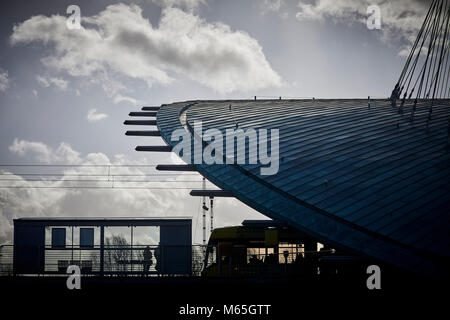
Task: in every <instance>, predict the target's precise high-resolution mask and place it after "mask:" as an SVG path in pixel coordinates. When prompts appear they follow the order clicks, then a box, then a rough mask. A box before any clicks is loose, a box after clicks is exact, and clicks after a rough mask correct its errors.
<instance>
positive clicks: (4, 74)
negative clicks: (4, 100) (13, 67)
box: [0, 69, 9, 92]
mask: <svg viewBox="0 0 450 320" xmlns="http://www.w3.org/2000/svg"><path fill="white" fill-rule="evenodd" d="M8 87H9V78H8V71H2V70H1V69H0V91H3V92H4V91H6V89H8Z"/></svg>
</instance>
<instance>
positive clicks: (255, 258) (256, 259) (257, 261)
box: [249, 254, 261, 265]
mask: <svg viewBox="0 0 450 320" xmlns="http://www.w3.org/2000/svg"><path fill="white" fill-rule="evenodd" d="M249 262H250V264H255V265H257V264H260V263H261V260H259V259H258V258H257V257H256V254H254V255H252V257H251V258H250V260H249Z"/></svg>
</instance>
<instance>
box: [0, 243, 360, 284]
mask: <svg viewBox="0 0 450 320" xmlns="http://www.w3.org/2000/svg"><path fill="white" fill-rule="evenodd" d="M219 251H220V249H219V248H218V247H216V246H209V247H207V246H202V245H192V246H183V247H180V246H140V245H135V246H129V245H126V246H112V245H111V246H106V245H105V246H104V247H103V249H102V248H100V247H99V246H92V247H61V248H55V247H51V246H46V247H44V248H38V247H25V248H24V247H20V248H18V247H14V246H13V245H3V246H0V276H13V275H24V274H27V275H35V276H41V275H66V272H67V268H68V266H70V265H77V266H79V267H80V271H81V273H82V274H83V275H86V276H89V275H92V276H99V275H101V276H115V275H121V276H149V277H151V276H165V275H182V276H190V277H198V276H205V277H228V276H233V277H239V276H245V277H260V276H263V277H264V276H269V277H273V276H286V275H288V276H293V275H294V276H295V275H320V274H322V275H323V274H328V275H330V274H336V273H337V272H338V269H339V268H341V267H342V266H348V265H349V264H352V263H353V262H354V260H353V258H352V257H345V256H339V255H336V253H335V252H334V251H333V250H325V251H324V250H323V251H311V252H305V251H303V250H301V251H299V250H298V248H296V249H295V250H293V249H291V248H281V247H280V248H279V250H274V248H259V249H254V248H244V249H243V250H239V252H238V253H236V252H234V253H233V254H223V253H221V254H220V257H219ZM36 252H37V253H38V254H36ZM15 255H16V257H15ZM17 255H26V256H25V258H26V259H25V261H24V260H23V259H22V261H19V260H18V259H17ZM24 263H25V266H24ZM102 266H103V267H102ZM346 269H348V268H347V267H346ZM23 270H26V272H23Z"/></svg>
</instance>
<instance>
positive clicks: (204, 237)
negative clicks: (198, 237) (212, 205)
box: [202, 177, 206, 246]
mask: <svg viewBox="0 0 450 320" xmlns="http://www.w3.org/2000/svg"><path fill="white" fill-rule="evenodd" d="M202 188H203V190H205V189H206V180H205V177H203V183H202ZM205 207H206V197H205V196H203V206H202V210H203V246H205V245H206V210H205Z"/></svg>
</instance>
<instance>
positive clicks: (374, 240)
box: [157, 100, 450, 273]
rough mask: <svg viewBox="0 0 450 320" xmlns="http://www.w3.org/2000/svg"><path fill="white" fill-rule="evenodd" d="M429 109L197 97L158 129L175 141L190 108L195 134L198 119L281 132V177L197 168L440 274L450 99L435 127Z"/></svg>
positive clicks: (382, 253) (252, 201)
mask: <svg viewBox="0 0 450 320" xmlns="http://www.w3.org/2000/svg"><path fill="white" fill-rule="evenodd" d="M230 105H231V110H230ZM428 107H429V102H427V101H420V102H419V103H418V104H417V109H416V112H415V115H414V119H413V120H411V117H410V110H411V106H410V104H409V103H408V104H407V106H405V108H404V112H403V113H402V114H399V113H397V110H396V109H393V108H391V107H390V106H389V103H388V102H387V101H383V100H372V101H371V108H370V109H369V108H368V107H367V101H366V100H315V101H311V100H287V101H283V100H282V101H278V100H277V101H274V100H272V101H268V100H266V101H248V100H247V101H195V102H184V103H177V104H171V105H167V106H163V107H162V108H161V109H160V110H159V112H158V115H157V124H158V128H159V129H160V131H161V134H162V137H163V139H164V140H165V141H166V142H167V143H168V144H173V142H171V141H170V134H171V132H172V131H173V130H175V129H177V128H183V127H182V125H181V123H180V119H179V116H180V114H181V112H183V111H186V120H187V124H188V128H187V130H188V131H192V127H193V125H194V122H195V121H202V125H203V130H207V129H208V128H215V129H219V130H221V131H222V132H224V131H225V129H227V128H235V127H236V124H237V125H238V127H239V128H241V129H242V128H244V129H245V128H255V129H260V128H267V129H279V130H280V170H279V172H278V173H277V174H276V175H272V176H261V175H260V167H261V165H249V164H241V165H237V164H234V165H217V164H214V165H206V164H202V165H197V164H195V166H196V168H197V169H198V170H199V171H200V172H201V173H202V174H204V175H205V176H206V177H207V178H208V179H209V180H211V181H212V182H213V183H215V184H216V185H218V186H219V187H221V188H224V189H227V190H231V191H233V194H235V195H236V197H237V198H239V199H240V200H242V201H243V202H245V203H247V204H248V205H250V206H252V207H253V208H255V209H256V210H258V211H260V212H262V213H264V214H266V215H268V216H269V217H272V218H276V219H280V220H283V221H286V222H288V223H290V224H292V225H294V226H296V227H298V228H299V229H301V230H302V231H304V232H306V233H310V234H311V235H313V236H316V237H317V238H318V239H322V240H323V241H324V242H329V243H334V244H336V245H337V246H343V247H346V248H348V249H350V250H353V251H355V252H359V253H362V254H366V255H369V256H373V257H376V258H379V259H382V260H385V261H387V262H390V263H393V264H396V265H399V266H403V267H405V268H409V269H411V270H414V271H422V272H425V273H432V272H433V271H432V270H435V268H436V265H435V262H436V261H437V260H439V259H438V258H437V260H434V258H430V254H431V256H433V254H436V255H437V257H439V256H440V257H449V256H450V236H449V234H450V227H449V224H448V223H443V222H444V221H445V222H448V220H449V216H450V204H449V201H447V200H448V194H449V193H448V191H450V185H449V181H450V179H449V178H450V177H449V170H450V155H449V149H448V148H447V147H446V141H447V132H448V119H449V117H450V101H449V100H441V101H438V102H437V103H435V105H434V109H433V113H432V119H431V121H430V122H429V123H428V128H427V117H428ZM191 139H193V138H192V137H191ZM269 152H270V150H269ZM246 156H247V157H248V147H247V149H246ZM325 181H327V182H326V183H325ZM431 217H433V218H431ZM347 233H348V234H347ZM427 237H430V238H432V239H435V240H437V239H439V241H440V242H439V245H436V243H435V241H428V240H427ZM436 248H439V250H437V249H436ZM423 250H426V251H428V254H423Z"/></svg>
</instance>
